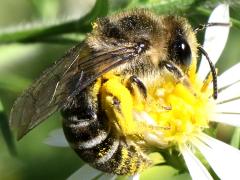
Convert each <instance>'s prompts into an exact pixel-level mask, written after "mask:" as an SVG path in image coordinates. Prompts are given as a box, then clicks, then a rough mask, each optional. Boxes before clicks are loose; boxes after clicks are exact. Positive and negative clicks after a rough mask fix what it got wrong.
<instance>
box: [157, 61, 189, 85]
mask: <svg viewBox="0 0 240 180" xmlns="http://www.w3.org/2000/svg"><path fill="white" fill-rule="evenodd" d="M159 67H160V68H164V67H165V68H166V69H167V70H168V71H169V72H170V73H172V75H173V76H174V77H175V79H176V80H177V81H178V82H181V83H183V85H185V86H186V87H189V88H191V85H190V82H189V80H188V78H187V76H186V75H185V74H184V72H183V71H182V70H181V69H180V68H179V67H177V66H176V65H175V64H174V63H172V62H169V61H162V62H161V63H160V64H159Z"/></svg>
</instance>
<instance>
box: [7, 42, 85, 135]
mask: <svg viewBox="0 0 240 180" xmlns="http://www.w3.org/2000/svg"><path fill="white" fill-rule="evenodd" d="M81 50H82V45H78V46H76V47H74V48H72V49H71V50H69V52H68V53H67V54H66V55H65V56H64V57H63V58H62V59H61V60H60V61H58V62H57V63H56V64H54V65H53V66H52V67H50V68H49V69H47V70H46V71H45V72H44V73H43V75H42V76H41V77H40V78H39V79H38V80H37V81H36V82H35V83H33V84H32V86H31V87H30V88H29V89H27V90H26V91H25V92H24V93H23V94H22V95H21V96H20V97H19V98H18V99H17V100H16V102H15V103H14V105H13V108H12V111H11V114H10V126H11V127H13V128H16V129H17V138H18V139H20V138H21V137H22V136H24V135H25V134H26V133H27V132H28V131H30V130H31V129H32V128H34V127H35V126H36V125H38V124H39V123H40V122H42V121H43V120H44V119H46V118H47V117H48V116H49V115H51V114H52V113H53V112H54V111H56V110H57V108H58V104H59V102H60V101H61V99H56V98H55V100H54V101H52V96H53V94H54V92H55V89H56V86H57V84H58V83H59V80H60V79H61V77H62V75H63V73H64V72H65V71H66V69H67V67H69V66H70V65H71V64H72V63H73V61H76V58H78V54H79V53H80V52H81ZM59 98H60V97H59Z"/></svg>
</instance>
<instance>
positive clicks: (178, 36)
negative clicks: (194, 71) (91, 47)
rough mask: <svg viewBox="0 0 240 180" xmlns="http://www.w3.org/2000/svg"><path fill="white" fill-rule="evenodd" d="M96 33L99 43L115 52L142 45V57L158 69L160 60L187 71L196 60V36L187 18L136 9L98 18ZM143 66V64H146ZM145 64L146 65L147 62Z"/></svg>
mask: <svg viewBox="0 0 240 180" xmlns="http://www.w3.org/2000/svg"><path fill="white" fill-rule="evenodd" d="M93 34H94V35H95V36H94V37H95V39H94V42H95V45H96V44H97V43H96V39H97V40H98V42H99V44H101V47H100V46H99V48H102V45H104V46H105V47H106V48H109V49H114V48H116V47H121V46H123V45H129V44H134V43H140V44H141V43H142V44H143V45H144V48H145V49H144V53H143V56H145V57H146V56H147V58H139V60H140V61H141V60H143V61H144V59H150V61H148V62H147V63H149V62H151V63H152V64H154V65H155V67H158V64H159V63H161V61H172V62H173V63H174V64H176V65H178V66H180V67H181V68H182V69H183V70H184V69H186V68H187V67H188V66H189V65H190V64H191V61H192V58H196V52H197V48H196V47H197V43H196V38H195V34H194V32H193V30H192V28H191V27H190V25H189V24H188V23H187V21H186V19H185V18H180V17H176V16H157V15H154V14H153V13H151V12H149V11H147V10H143V9H140V10H133V11H130V12H127V13H120V14H118V15H116V16H112V17H110V18H109V17H105V18H101V19H98V20H97V22H96V23H94V24H93ZM143 63H144V62H143ZM145 63H146V62H145Z"/></svg>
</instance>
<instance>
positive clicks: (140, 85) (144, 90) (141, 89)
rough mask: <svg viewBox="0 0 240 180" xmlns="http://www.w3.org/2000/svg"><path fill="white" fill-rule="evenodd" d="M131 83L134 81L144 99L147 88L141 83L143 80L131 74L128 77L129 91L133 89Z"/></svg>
mask: <svg viewBox="0 0 240 180" xmlns="http://www.w3.org/2000/svg"><path fill="white" fill-rule="evenodd" d="M132 83H135V84H136V85H137V87H138V89H139V91H140V93H141V94H142V95H143V97H144V98H145V99H146V98H147V88H146V86H145V85H144V84H143V82H142V81H141V80H140V79H139V78H138V77H137V76H135V75H132V76H131V77H130V78H129V79H128V84H127V86H128V88H129V89H130V91H133V87H132Z"/></svg>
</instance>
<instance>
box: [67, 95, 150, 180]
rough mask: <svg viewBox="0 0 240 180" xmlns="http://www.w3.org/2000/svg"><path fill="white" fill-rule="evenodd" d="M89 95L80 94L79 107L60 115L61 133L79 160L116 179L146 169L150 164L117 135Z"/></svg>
mask: <svg viewBox="0 0 240 180" xmlns="http://www.w3.org/2000/svg"><path fill="white" fill-rule="evenodd" d="M88 93H89V91H87V90H86V91H83V92H82V93H81V95H79V96H78V97H77V99H76V100H75V101H78V102H82V103H80V105H79V107H77V106H76V107H72V106H71V107H69V108H66V109H64V110H63V111H62V114H63V117H64V121H63V129H64V133H65V135H66V138H67V140H68V142H69V144H70V145H71V147H72V148H73V149H74V150H75V151H76V153H77V154H78V155H79V156H80V157H81V159H82V160H84V161H85V162H87V163H89V164H90V165H91V166H93V167H95V168H97V169H99V170H102V171H104V172H108V173H114V174H118V175H133V174H135V173H137V172H139V171H141V170H142V169H144V168H145V167H146V166H149V165H150V160H149V159H148V157H147V156H146V155H145V154H144V152H143V151H142V150H141V148H140V147H139V146H138V145H137V144H135V143H134V142H133V141H131V140H129V139H127V138H126V137H124V136H123V135H120V134H119V133H118V131H117V130H116V128H115V127H114V125H113V123H112V122H111V120H109V119H108V118H107V116H106V115H105V114H104V113H103V112H99V111H101V110H99V109H100V108H98V107H97V103H96V102H94V100H93V99H94V98H92V101H91V96H89V94H88ZM83 102H84V103H83ZM73 104H75V105H77V104H78V103H73ZM97 109H98V110H97ZM97 114H98V115H97Z"/></svg>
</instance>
